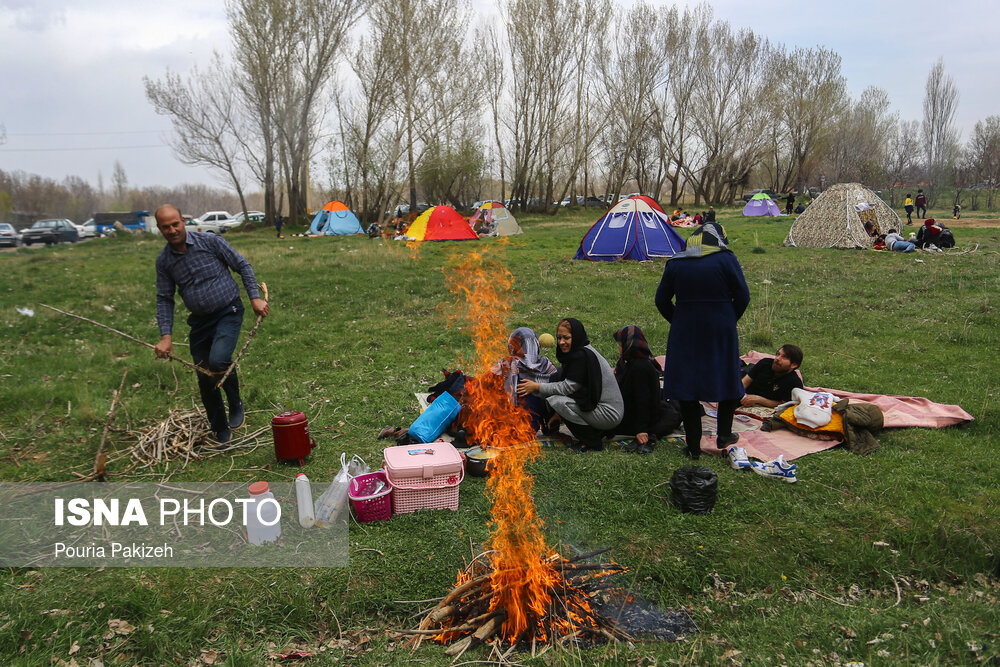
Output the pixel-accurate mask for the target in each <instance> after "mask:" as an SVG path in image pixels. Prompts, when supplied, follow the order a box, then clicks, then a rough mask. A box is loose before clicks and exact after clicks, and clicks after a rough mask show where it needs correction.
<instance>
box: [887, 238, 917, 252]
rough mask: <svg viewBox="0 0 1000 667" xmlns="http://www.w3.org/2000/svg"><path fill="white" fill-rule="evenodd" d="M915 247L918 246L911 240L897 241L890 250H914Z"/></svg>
mask: <svg viewBox="0 0 1000 667" xmlns="http://www.w3.org/2000/svg"><path fill="white" fill-rule="evenodd" d="M914 248H916V246H915V245H913V244H912V243H910V242H909V241H896V242H895V243H893V244H892V248H890V250H892V251H893V252H913V249H914Z"/></svg>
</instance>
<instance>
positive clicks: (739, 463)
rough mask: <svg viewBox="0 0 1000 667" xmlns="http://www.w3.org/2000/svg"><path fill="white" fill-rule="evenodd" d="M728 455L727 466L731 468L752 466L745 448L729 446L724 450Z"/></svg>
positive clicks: (737, 468)
mask: <svg viewBox="0 0 1000 667" xmlns="http://www.w3.org/2000/svg"><path fill="white" fill-rule="evenodd" d="M726 453H727V454H728V455H729V467H730V468H732V469H733V470H743V469H744V468H752V467H753V464H752V463H750V458H749V457H748V456H747V450H745V449H743V448H742V447H735V446H734V447H730V448H729V449H727V450H726Z"/></svg>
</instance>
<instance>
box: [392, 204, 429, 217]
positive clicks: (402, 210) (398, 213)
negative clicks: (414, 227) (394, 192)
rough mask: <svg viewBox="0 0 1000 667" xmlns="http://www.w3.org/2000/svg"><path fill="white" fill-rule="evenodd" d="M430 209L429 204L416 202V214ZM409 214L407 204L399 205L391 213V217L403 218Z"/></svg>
mask: <svg viewBox="0 0 1000 667" xmlns="http://www.w3.org/2000/svg"><path fill="white" fill-rule="evenodd" d="M429 208H430V204H425V203H423V202H417V209H416V210H417V213H423V212H424V211H426V210H427V209H429ZM409 214H410V205H409V204H400V205H399V206H397V207H396V208H395V209H393V211H392V216H393V217H394V218H405V217H406V216H408V215H409Z"/></svg>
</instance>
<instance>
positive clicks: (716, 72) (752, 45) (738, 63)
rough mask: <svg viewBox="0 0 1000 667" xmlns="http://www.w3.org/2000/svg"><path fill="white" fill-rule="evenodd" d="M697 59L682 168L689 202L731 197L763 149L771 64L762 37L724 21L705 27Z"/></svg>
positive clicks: (772, 81) (772, 82)
mask: <svg viewBox="0 0 1000 667" xmlns="http://www.w3.org/2000/svg"><path fill="white" fill-rule="evenodd" d="M705 48H706V53H705V56H704V57H702V58H699V61H698V66H699V67H698V76H697V79H696V83H695V88H694V95H695V96H696V99H697V100H698V104H697V105H696V106H695V107H694V109H693V114H692V138H693V139H694V141H693V142H692V144H691V146H692V150H691V151H689V153H688V155H689V156H690V157H689V158H687V159H686V161H685V164H684V165H683V169H684V172H685V175H686V176H687V178H688V181H689V182H690V183H691V185H692V187H693V188H694V195H695V202H696V203H697V202H699V201H701V200H702V199H703V200H704V201H705V202H707V203H718V202H721V201H731V200H732V199H733V197H734V196H735V194H736V192H737V189H738V188H740V187H742V186H744V185H746V183H747V182H748V180H749V178H750V172H751V171H752V170H753V169H754V168H755V167H756V166H757V165H758V164H759V163H760V162H761V159H762V158H763V156H764V154H765V152H766V150H767V148H768V145H769V144H768V137H767V133H766V128H767V127H768V126H769V125H770V123H771V122H772V109H773V108H774V102H773V96H774V90H775V89H776V78H777V77H776V74H777V67H776V63H775V59H774V58H773V50H772V47H771V45H770V43H769V42H768V41H767V40H764V39H761V38H760V37H758V36H757V35H755V34H754V33H753V32H752V31H750V30H741V31H739V32H733V31H732V29H731V28H730V27H729V25H728V24H727V23H725V22H716V23H715V24H714V25H713V26H712V28H711V30H710V31H709V35H708V40H707V44H706V45H705Z"/></svg>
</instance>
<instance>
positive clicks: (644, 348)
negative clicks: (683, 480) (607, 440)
mask: <svg viewBox="0 0 1000 667" xmlns="http://www.w3.org/2000/svg"><path fill="white" fill-rule="evenodd" d="M614 337H615V340H616V341H617V342H618V349H619V350H620V351H621V356H620V357H619V359H618V363H617V364H616V365H615V379H616V380H618V386H619V388H620V389H621V392H622V401H623V402H624V404H625V416H624V417H622V421H621V424H619V425H618V426H617V427H615V433H622V434H626V435H634V436H635V439H636V441H637V442H638V448H637V451H638V452H639V453H640V454H648V453H650V452H652V451H653V447H654V446H655V444H656V439H657V438H658V437H662V436H664V435H667V434H668V433H670V432H672V431H673V430H674V429H675V428H677V425H678V423H679V419H678V418H677V409H676V408H673V409H671V406H668V405H667V404H666V403H665V402H664V401H663V399H662V398H661V391H660V364H659V363H657V361H656V359H654V358H653V354H652V353H651V352H650V351H649V345H648V344H647V343H646V337H645V336H644V335H643V333H642V329H640V328H639V327H636V326H627V327H622V328H621V329H619V330H618V331H616V332H615V334H614Z"/></svg>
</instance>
